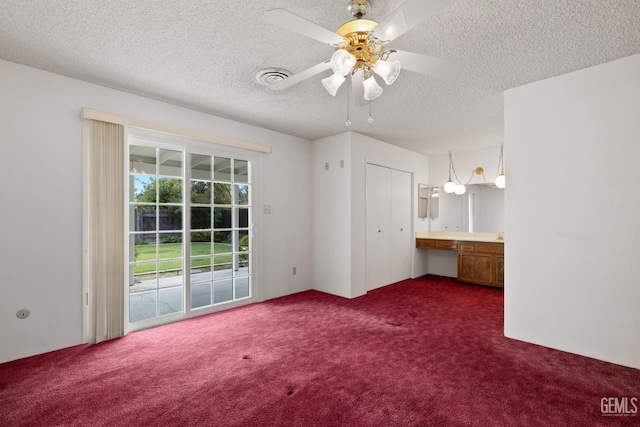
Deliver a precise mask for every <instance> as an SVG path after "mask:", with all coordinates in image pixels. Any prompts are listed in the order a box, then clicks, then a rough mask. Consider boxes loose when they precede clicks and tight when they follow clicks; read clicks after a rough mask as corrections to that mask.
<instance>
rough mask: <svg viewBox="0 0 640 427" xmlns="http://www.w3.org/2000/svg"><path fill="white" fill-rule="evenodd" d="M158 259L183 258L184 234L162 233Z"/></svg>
mask: <svg viewBox="0 0 640 427" xmlns="http://www.w3.org/2000/svg"><path fill="white" fill-rule="evenodd" d="M158 237H159V238H160V244H159V245H158V259H168V258H182V255H183V251H182V233H160V234H159V236H158Z"/></svg>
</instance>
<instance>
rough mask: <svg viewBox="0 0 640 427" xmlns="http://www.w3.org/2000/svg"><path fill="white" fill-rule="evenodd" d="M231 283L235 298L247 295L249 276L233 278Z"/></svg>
mask: <svg viewBox="0 0 640 427" xmlns="http://www.w3.org/2000/svg"><path fill="white" fill-rule="evenodd" d="M233 283H234V286H235V291H236V295H235V297H236V298H245V297H248V296H249V278H248V277H239V278H237V279H233Z"/></svg>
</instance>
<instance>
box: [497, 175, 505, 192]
mask: <svg viewBox="0 0 640 427" xmlns="http://www.w3.org/2000/svg"><path fill="white" fill-rule="evenodd" d="M504 185H505V176H504V172H502V173H501V174H500V175H498V176H497V177H496V187H498V188H504Z"/></svg>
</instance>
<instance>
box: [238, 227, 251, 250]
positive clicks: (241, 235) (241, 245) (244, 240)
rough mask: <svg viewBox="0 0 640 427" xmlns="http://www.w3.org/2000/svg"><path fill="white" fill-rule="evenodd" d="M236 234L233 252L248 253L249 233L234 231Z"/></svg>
mask: <svg viewBox="0 0 640 427" xmlns="http://www.w3.org/2000/svg"><path fill="white" fill-rule="evenodd" d="M234 233H237V234H236V250H235V252H247V251H249V245H250V243H251V242H250V241H249V231H247V230H245V231H234Z"/></svg>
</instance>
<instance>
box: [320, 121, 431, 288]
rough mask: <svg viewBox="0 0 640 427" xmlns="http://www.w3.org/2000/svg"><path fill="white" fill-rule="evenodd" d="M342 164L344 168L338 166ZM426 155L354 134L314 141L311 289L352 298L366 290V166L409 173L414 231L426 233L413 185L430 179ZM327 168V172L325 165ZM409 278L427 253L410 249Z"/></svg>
mask: <svg viewBox="0 0 640 427" xmlns="http://www.w3.org/2000/svg"><path fill="white" fill-rule="evenodd" d="M340 160H344V168H340ZM428 160H429V159H428V157H426V156H424V155H422V154H418V153H415V152H413V151H409V150H406V149H404V148H399V147H397V146H395V145H391V144H388V143H386V142H383V141H378V140H376V139H373V138H369V137H366V136H364V135H360V134H357V133H351V132H348V133H343V134H340V135H336V136H332V137H327V138H322V139H319V140H316V141H313V193H314V197H313V202H314V206H313V212H314V217H313V218H314V220H313V221H314V227H313V254H314V275H313V288H314V289H317V290H321V291H323V292H328V293H332V294H335V295H340V296H343V297H347V298H355V297H357V296H360V295H364V294H365V293H366V288H365V264H366V257H365V231H366V230H365V224H366V222H365V221H366V215H365V210H366V209H365V208H366V192H365V190H366V175H365V171H366V164H367V162H373V163H376V164H380V165H384V166H389V167H392V168H395V169H400V170H404V171H407V172H411V173H413V180H414V182H413V193H412V194H413V196H412V200H413V205H412V212H413V217H414V232H418V231H427V226H428V223H427V222H426V221H424V220H423V219H421V218H418V203H417V200H418V183H419V182H425V181H426V180H427V177H428V176H429V175H428V173H429V168H428ZM327 162H329V164H330V168H329V170H328V171H326V170H325V169H324V168H325V163H327ZM412 256H413V262H412V265H413V267H412V277H418V276H421V275H424V274H426V272H427V260H426V255H424V254H423V253H418V252H417V251H416V250H415V248H414V249H413V250H412Z"/></svg>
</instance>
